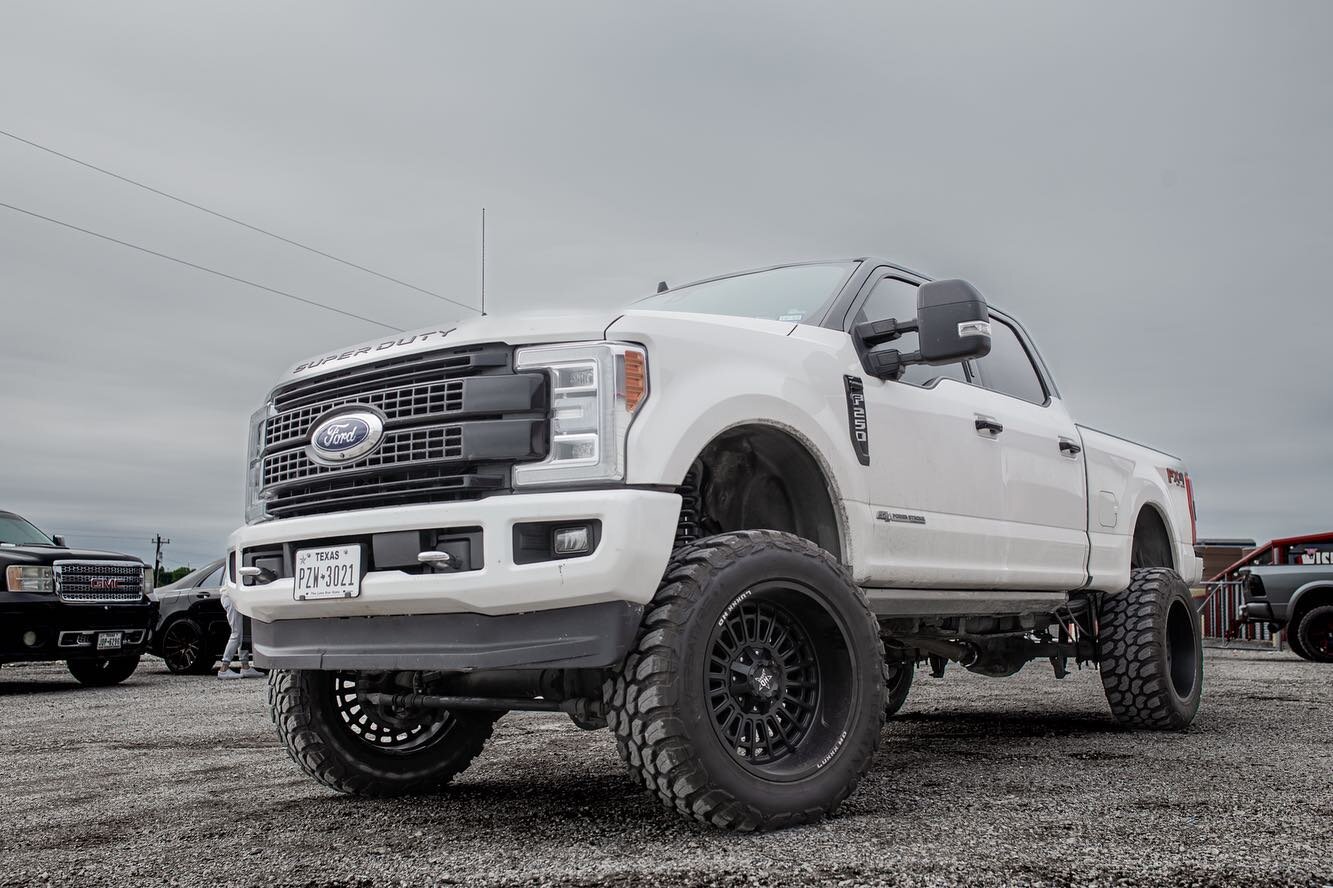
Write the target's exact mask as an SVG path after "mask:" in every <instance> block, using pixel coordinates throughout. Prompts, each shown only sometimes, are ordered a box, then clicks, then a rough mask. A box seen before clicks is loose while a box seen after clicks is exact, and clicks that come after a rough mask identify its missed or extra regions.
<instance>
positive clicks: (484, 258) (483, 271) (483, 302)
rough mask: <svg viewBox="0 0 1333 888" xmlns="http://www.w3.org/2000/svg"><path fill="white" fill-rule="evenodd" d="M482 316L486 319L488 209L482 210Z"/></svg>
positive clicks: (483, 208)
mask: <svg viewBox="0 0 1333 888" xmlns="http://www.w3.org/2000/svg"><path fill="white" fill-rule="evenodd" d="M481 316H482V317H483V318H484V317H486V208H485V207H482V208H481Z"/></svg>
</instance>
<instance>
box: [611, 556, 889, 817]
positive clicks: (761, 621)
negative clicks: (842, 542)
mask: <svg viewBox="0 0 1333 888" xmlns="http://www.w3.org/2000/svg"><path fill="white" fill-rule="evenodd" d="M885 669H886V664H885V661H884V646H883V642H882V641H881V640H880V637H879V627H878V624H877V623H876V621H875V618H874V616H873V615H872V614H871V612H870V608H869V606H868V605H867V603H866V600H865V596H864V595H863V594H862V592H861V590H860V589H858V588H857V586H856V585H855V584H854V583H853V582H852V580H851V577H850V576H849V575H848V574H847V572H846V570H845V569H844V568H843V567H842V565H840V564H839V563H838V562H837V561H836V560H835V559H834V558H833V556H832V555H830V554H829V553H828V552H826V551H824V550H823V549H820V548H819V547H817V546H815V545H814V544H813V543H810V542H808V541H806V540H803V539H801V538H799V537H796V536H793V535H791V534H787V533H778V532H776V531H740V532H735V533H724V534H719V535H717V536H713V537H708V538H706V539H703V540H700V541H698V542H695V543H692V544H690V545H689V546H686V547H682V548H681V549H678V550H677V551H676V552H675V553H674V554H673V556H672V558H671V562H670V563H669V564H668V566H667V570H666V574H665V576H664V577H663V579H662V583H661V585H660V586H659V587H658V590H657V594H656V595H655V596H654V598H653V600H652V602H651V603H650V604H649V605H648V610H647V612H646V614H645V616H644V621H643V625H642V627H641V628H640V630H639V636H638V640H637V642H636V644H635V646H634V647H633V648H632V649H631V651H630V653H629V655H628V656H627V657H626V659H625V661H624V663H623V664H622V666H621V667H620V668H619V669H618V670H615V671H613V673H612V675H611V676H610V677H609V678H608V680H607V682H606V684H605V686H604V688H603V693H604V698H605V701H606V704H607V710H608V715H607V721H608V723H609V725H610V727H611V729H612V731H613V732H614V734H615V737H616V745H617V747H618V749H619V751H620V756H621V758H622V759H623V760H624V761H625V764H626V766H627V767H628V769H629V772H630V774H631V776H632V777H633V778H634V779H635V780H636V781H638V782H639V783H641V784H642V785H643V786H645V787H647V788H648V789H649V790H651V791H652V792H654V793H655V794H656V795H657V796H658V798H659V799H660V800H661V801H662V803H663V804H664V805H666V806H667V807H668V808H672V809H674V810H676V811H678V812H679V813H681V814H683V815H685V816H686V817H690V818H693V819H694V820H698V821H700V822H703V823H707V824H711V825H713V826H716V827H720V828H724V829H731V830H737V831H742V832H749V831H753V830H766V829H776V828H780V827H785V826H791V825H795V824H802V823H812V822H815V821H817V820H820V819H822V818H823V817H824V816H825V815H827V814H829V813H831V812H833V811H834V810H835V809H837V807H838V805H839V804H841V802H842V801H843V800H844V799H846V798H847V796H848V795H850V794H851V793H852V791H853V790H854V789H855V788H856V785H857V783H858V782H859V781H860V779H861V777H862V775H863V774H864V773H865V771H866V769H867V768H868V767H869V766H870V761H871V758H872V757H873V756H874V754H875V751H876V750H877V749H878V747H879V742H880V731H881V729H882V728H883V725H884V701H885V697H884V693H885V690H884V689H885Z"/></svg>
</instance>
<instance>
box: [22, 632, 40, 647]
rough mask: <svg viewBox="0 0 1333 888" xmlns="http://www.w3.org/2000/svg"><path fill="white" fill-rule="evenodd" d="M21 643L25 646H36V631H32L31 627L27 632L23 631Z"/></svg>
mask: <svg viewBox="0 0 1333 888" xmlns="http://www.w3.org/2000/svg"><path fill="white" fill-rule="evenodd" d="M23 644H24V646H25V647H30V648H35V647H37V633H36V632H33V631H32V630H31V629H29V630H28V631H27V632H24V633H23Z"/></svg>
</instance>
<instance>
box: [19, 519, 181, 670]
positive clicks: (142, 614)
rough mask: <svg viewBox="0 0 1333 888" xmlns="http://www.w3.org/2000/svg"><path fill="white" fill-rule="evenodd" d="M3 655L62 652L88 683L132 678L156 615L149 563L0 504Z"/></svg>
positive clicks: (38, 657)
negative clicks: (65, 534) (70, 542)
mask: <svg viewBox="0 0 1333 888" xmlns="http://www.w3.org/2000/svg"><path fill="white" fill-rule="evenodd" d="M0 570H3V572H4V586H3V587H0V663H18V662H41V661H50V660H64V661H65V662H66V663H67V664H68V666H69V671H70V673H71V674H72V675H73V676H74V677H75V678H76V679H78V680H79V681H80V682H82V683H83V684H85V685H94V686H105V685H113V684H117V683H119V682H122V681H124V680H125V679H127V678H129V677H130V676H131V675H132V674H133V673H134V670H135V669H136V668H138V665H139V655H140V654H142V653H143V652H144V651H145V650H146V649H147V647H148V641H149V635H150V633H151V632H152V630H153V626H154V624H155V623H156V621H157V604H156V602H154V601H152V600H150V599H149V597H148V594H147V593H149V592H151V591H152V577H151V571H150V569H149V568H146V567H144V564H143V562H142V561H140V560H139V559H138V558H135V557H133V556H132V555H120V554H117V553H114V552H95V551H88V550H84V549H71V548H69V547H68V546H66V545H65V540H64V539H63V538H62V537H59V536H52V535H49V534H46V533H44V532H42V531H40V530H38V529H37V528H36V527H34V526H33V525H32V524H30V523H29V522H28V521H25V520H24V519H23V518H21V517H19V516H18V515H15V514H14V513H13V512H0Z"/></svg>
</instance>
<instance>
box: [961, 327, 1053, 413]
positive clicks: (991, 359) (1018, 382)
mask: <svg viewBox="0 0 1333 888" xmlns="http://www.w3.org/2000/svg"><path fill="white" fill-rule="evenodd" d="M976 364H977V367H978V369H979V370H980V372H981V381H982V383H983V384H985V386H986V388H988V389H990V390H991V391H996V392H1000V393H1002V394H1005V395H1010V396H1012V397H1015V398H1021V399H1022V400H1024V401H1031V402H1032V403H1033V404H1045V403H1046V387H1045V386H1043V385H1042V383H1041V376H1039V375H1038V373H1037V368H1036V367H1034V366H1032V358H1031V357H1030V356H1029V355H1028V352H1027V349H1026V348H1024V347H1023V341H1022V340H1021V339H1019V338H1018V333H1017V331H1015V330H1014V328H1013V327H1011V326H1009V325H1008V324H1006V323H1005V322H1004V321H1001V320H1000V319H999V318H996V317H993V316H992V317H991V340H990V354H988V355H986V357H984V358H980V359H979V360H977V361H976Z"/></svg>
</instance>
